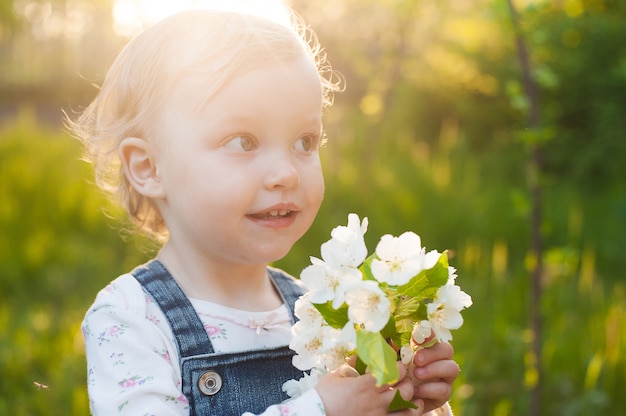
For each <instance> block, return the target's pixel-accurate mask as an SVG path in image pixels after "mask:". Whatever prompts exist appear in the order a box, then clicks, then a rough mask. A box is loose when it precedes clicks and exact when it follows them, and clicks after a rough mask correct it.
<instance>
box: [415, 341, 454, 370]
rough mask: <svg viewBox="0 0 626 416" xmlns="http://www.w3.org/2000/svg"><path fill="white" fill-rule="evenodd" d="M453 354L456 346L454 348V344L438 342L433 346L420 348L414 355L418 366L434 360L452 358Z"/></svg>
mask: <svg viewBox="0 0 626 416" xmlns="http://www.w3.org/2000/svg"><path fill="white" fill-rule="evenodd" d="M453 355H454V348H452V344H449V343H447V342H438V343H436V344H435V345H433V346H432V347H429V348H424V349H420V350H418V351H417V352H416V353H415V356H414V357H413V362H414V363H415V365H416V366H417V367H422V366H425V365H427V364H429V363H432V362H433V361H439V360H451V359H452V356H453Z"/></svg>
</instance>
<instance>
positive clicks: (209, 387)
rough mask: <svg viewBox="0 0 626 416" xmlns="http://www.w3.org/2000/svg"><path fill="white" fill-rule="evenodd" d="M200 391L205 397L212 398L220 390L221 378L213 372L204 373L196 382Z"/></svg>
mask: <svg viewBox="0 0 626 416" xmlns="http://www.w3.org/2000/svg"><path fill="white" fill-rule="evenodd" d="M198 387H200V391H201V392H202V393H203V394H204V395H206V396H213V395H214V394H216V393H217V392H218V391H220V389H221V388H222V377H221V376H220V375H219V374H217V373H216V372H215V371H206V372H205V373H204V374H202V375H201V376H200V380H198Z"/></svg>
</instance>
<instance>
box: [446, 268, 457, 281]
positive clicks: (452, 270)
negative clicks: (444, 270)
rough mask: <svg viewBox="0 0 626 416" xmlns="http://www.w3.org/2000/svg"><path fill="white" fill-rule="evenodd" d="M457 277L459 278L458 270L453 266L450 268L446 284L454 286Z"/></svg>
mask: <svg viewBox="0 0 626 416" xmlns="http://www.w3.org/2000/svg"><path fill="white" fill-rule="evenodd" d="M457 277H458V276H457V275H456V269H455V268H454V267H452V266H448V282H447V283H446V284H447V285H453V284H454V283H455V281H456V278H457Z"/></svg>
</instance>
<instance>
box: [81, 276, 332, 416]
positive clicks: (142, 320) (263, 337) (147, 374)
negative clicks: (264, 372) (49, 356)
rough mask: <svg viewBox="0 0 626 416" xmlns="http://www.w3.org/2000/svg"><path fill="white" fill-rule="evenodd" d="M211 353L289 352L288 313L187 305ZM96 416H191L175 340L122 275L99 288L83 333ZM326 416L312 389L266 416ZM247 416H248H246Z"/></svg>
mask: <svg viewBox="0 0 626 416" xmlns="http://www.w3.org/2000/svg"><path fill="white" fill-rule="evenodd" d="M191 303H192V305H193V307H194V309H195V310H196V312H197V313H198V315H199V316H200V319H201V321H202V323H203V325H204V327H205V329H206V331H207V334H208V335H209V338H210V340H211V343H212V344H213V348H214V350H215V352H227V351H228V352H235V351H243V350H249V349H258V348H265V347H268V348H271V347H278V346H284V345H288V344H289V341H290V339H291V333H290V327H291V322H290V318H289V312H288V311H287V308H286V307H285V306H284V305H283V306H281V307H280V308H278V309H276V310H273V311H268V312H247V311H242V310H237V309H232V308H228V307H224V306H221V305H217V304H214V303H211V302H206V301H201V300H196V299H191ZM82 331H83V336H84V339H85V348H86V353H87V366H88V389H89V399H90V406H91V412H92V414H94V415H96V416H97V415H107V416H108V415H133V416H136V415H159V416H160V415H164V416H165V415H177V416H182V415H185V416H186V415H188V414H189V405H188V402H187V399H186V397H185V396H184V395H183V393H182V382H181V374H180V366H179V357H178V351H177V347H176V343H175V341H174V336H173V334H172V331H171V330H170V327H169V324H168V322H167V320H166V318H165V315H163V312H161V309H160V308H159V306H158V305H157V304H156V303H154V302H153V301H152V299H151V298H150V297H149V296H147V295H146V294H145V293H144V292H143V290H142V287H141V285H140V284H139V282H137V280H136V279H135V278H134V277H133V276H131V275H130V274H125V275H122V276H120V277H119V278H117V279H116V280H114V281H113V282H112V283H111V284H109V285H108V286H107V287H106V288H104V289H103V290H102V291H100V293H99V294H98V296H97V297H96V300H95V302H94V304H93V305H92V307H91V308H90V309H89V311H88V312H87V314H86V316H85V319H84V321H83V325H82ZM296 414H297V415H298V416H317V415H324V414H325V412H324V407H323V404H322V401H321V399H320V397H319V395H318V394H317V391H316V390H315V389H311V390H309V391H308V392H307V393H305V394H304V395H302V396H300V397H298V398H297V399H294V400H290V401H287V402H284V403H281V404H277V405H274V406H271V407H269V408H268V409H267V410H265V411H264V412H263V413H262V415H263V416H274V415H276V416H295V415H296ZM245 416H251V414H250V413H246V414H245Z"/></svg>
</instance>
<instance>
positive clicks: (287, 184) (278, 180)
mask: <svg viewBox="0 0 626 416" xmlns="http://www.w3.org/2000/svg"><path fill="white" fill-rule="evenodd" d="M299 184H300V174H299V172H298V169H297V168H296V166H295V164H294V161H293V160H292V157H291V156H290V155H286V154H276V155H275V156H274V157H272V158H270V159H268V164H267V174H266V176H265V186H266V188H268V189H276V188H283V189H291V188H295V187H297V186H298V185H299Z"/></svg>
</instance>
